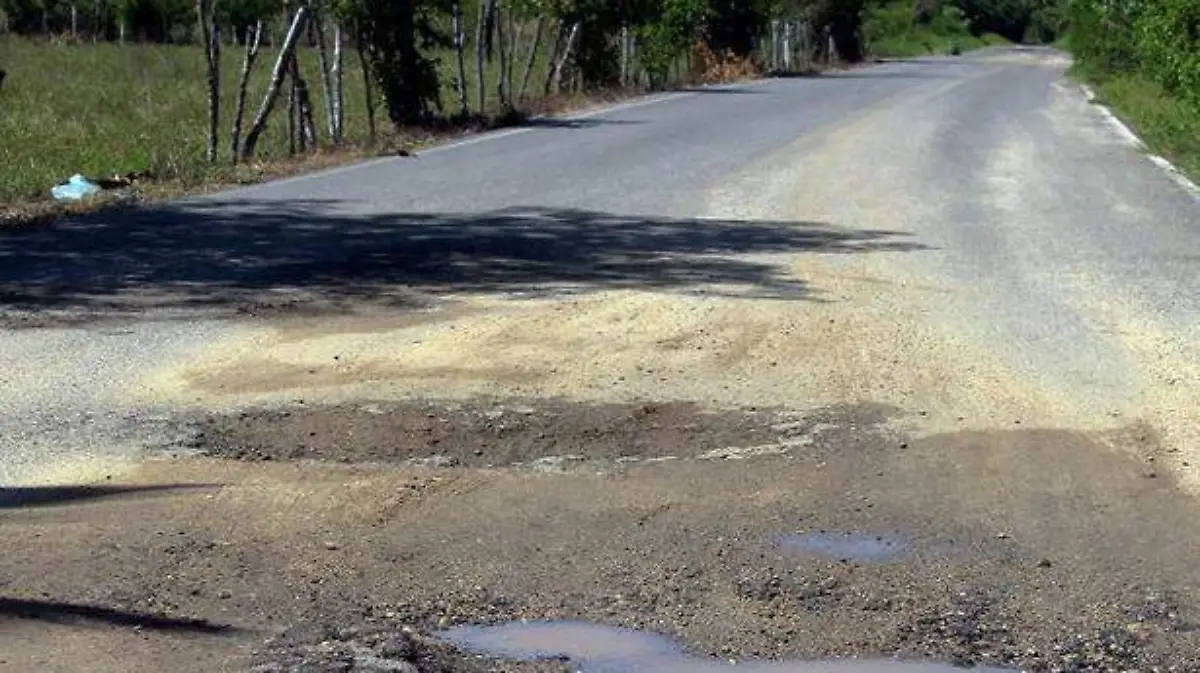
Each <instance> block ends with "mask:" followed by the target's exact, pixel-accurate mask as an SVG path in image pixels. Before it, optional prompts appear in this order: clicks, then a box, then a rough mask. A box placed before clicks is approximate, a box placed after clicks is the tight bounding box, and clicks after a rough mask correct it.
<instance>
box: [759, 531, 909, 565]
mask: <svg viewBox="0 0 1200 673" xmlns="http://www.w3.org/2000/svg"><path fill="white" fill-rule="evenodd" d="M776 544H777V545H778V546H779V548H780V549H782V550H783V551H786V552H790V553H794V554H798V555H801V556H809V557H816V558H821V559H826V560H830V561H857V562H859V563H891V562H895V561H900V560H902V559H904V558H905V557H906V556H908V554H909V551H910V543H909V541H908V540H906V539H904V538H903V537H901V536H899V535H895V534H884V533H868V532H863V531H815V532H808V533H794V534H790V535H783V536H780V537H779V539H778V540H777V541H776Z"/></svg>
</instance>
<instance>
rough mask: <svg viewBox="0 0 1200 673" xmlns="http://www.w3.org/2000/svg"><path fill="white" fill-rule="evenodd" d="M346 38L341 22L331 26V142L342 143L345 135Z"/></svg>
mask: <svg viewBox="0 0 1200 673" xmlns="http://www.w3.org/2000/svg"><path fill="white" fill-rule="evenodd" d="M345 39H346V36H345V35H344V34H343V32H342V24H341V22H337V23H335V24H334V25H333V141H334V142H338V143H340V142H342V137H343V135H345V133H346V118H345V117H346V56H345V54H344V53H343V52H344V49H343V46H344V42H345Z"/></svg>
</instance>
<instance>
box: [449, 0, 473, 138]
mask: <svg viewBox="0 0 1200 673" xmlns="http://www.w3.org/2000/svg"><path fill="white" fill-rule="evenodd" d="M451 21H452V28H453V30H454V58H455V60H456V61H457V62H458V87H457V93H458V113H459V114H460V115H462V117H463V118H464V119H465V118H466V117H468V116H470V114H471V106H470V104H469V103H468V102H467V62H466V57H465V55H464V54H463V52H464V51H465V49H464V47H465V45H464V44H463V42H464V41H465V37H466V36H465V35H464V34H463V26H462V3H460V2H455V3H454V6H453V8H452V14H451Z"/></svg>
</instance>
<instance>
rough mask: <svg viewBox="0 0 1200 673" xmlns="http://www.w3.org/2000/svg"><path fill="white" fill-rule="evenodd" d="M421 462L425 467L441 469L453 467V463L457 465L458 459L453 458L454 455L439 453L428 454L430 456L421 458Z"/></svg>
mask: <svg viewBox="0 0 1200 673" xmlns="http://www.w3.org/2000/svg"><path fill="white" fill-rule="evenodd" d="M421 464H422V465H424V466H425V467H432V468H435V469H443V468H447V467H454V466H455V465H458V459H457V458H455V457H454V456H447V455H444V454H440V453H439V454H436V455H433V456H430V457H428V458H426V459H424V460H422V461H421Z"/></svg>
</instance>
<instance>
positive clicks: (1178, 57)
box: [1069, 0, 1200, 105]
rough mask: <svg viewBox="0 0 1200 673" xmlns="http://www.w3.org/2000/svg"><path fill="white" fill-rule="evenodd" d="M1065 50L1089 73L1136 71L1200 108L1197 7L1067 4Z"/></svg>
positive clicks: (1089, 0) (1177, 2)
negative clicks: (1068, 48) (1067, 43)
mask: <svg viewBox="0 0 1200 673" xmlns="http://www.w3.org/2000/svg"><path fill="white" fill-rule="evenodd" d="M1069 18H1070V22H1071V40H1070V46H1071V49H1072V51H1074V52H1075V54H1076V56H1077V57H1079V58H1080V59H1081V60H1082V61H1083V62H1084V63H1085V64H1086V65H1087V66H1088V67H1090V68H1092V69H1093V70H1097V71H1102V72H1110V73H1135V72H1136V73H1141V74H1143V75H1145V76H1146V77H1148V78H1150V79H1152V80H1154V81H1155V82H1157V83H1158V84H1159V85H1161V86H1162V87H1163V89H1164V90H1165V91H1167V92H1169V93H1171V94H1173V95H1176V96H1179V97H1180V98H1182V99H1184V100H1186V101H1189V102H1190V103H1192V104H1194V105H1200V3H1197V2H1196V0H1157V1H1156V2H1152V3H1151V2H1141V1H1140V0H1072V2H1071V4H1070V13H1069Z"/></svg>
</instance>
